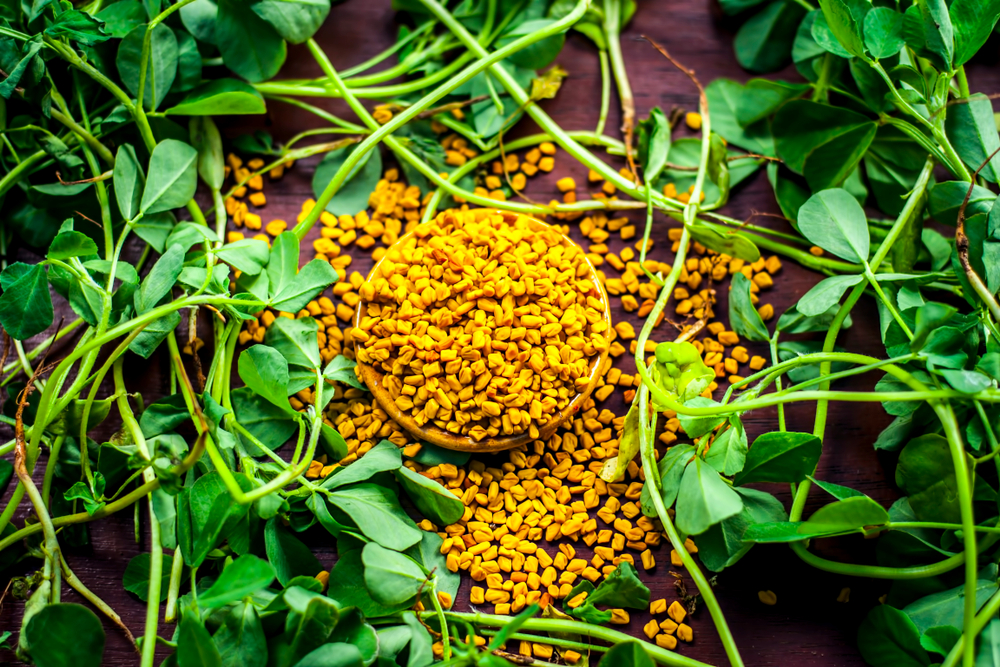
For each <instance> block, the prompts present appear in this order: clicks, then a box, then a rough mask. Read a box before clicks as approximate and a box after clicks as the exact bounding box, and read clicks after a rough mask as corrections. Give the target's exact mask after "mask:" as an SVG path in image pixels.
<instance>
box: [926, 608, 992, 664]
mask: <svg viewBox="0 0 1000 667" xmlns="http://www.w3.org/2000/svg"><path fill="white" fill-rule="evenodd" d="M980 637H981V638H982V639H981V640H980V643H979V649H978V650H977V651H976V665H977V667H987V666H989V665H997V664H1000V619H996V618H994V619H993V620H992V621H990V624H989V625H988V626H986V628H985V629H984V630H983V632H982V634H981V635H980ZM921 645H923V642H921Z"/></svg>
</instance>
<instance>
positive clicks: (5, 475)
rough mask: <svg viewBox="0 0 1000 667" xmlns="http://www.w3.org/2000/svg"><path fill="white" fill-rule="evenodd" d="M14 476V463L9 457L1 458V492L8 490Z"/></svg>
mask: <svg viewBox="0 0 1000 667" xmlns="http://www.w3.org/2000/svg"><path fill="white" fill-rule="evenodd" d="M13 476H14V465H13V464H12V463H11V462H10V461H8V460H7V459H0V493H4V492H5V491H6V490H7V485H8V484H10V480H11V478H12V477H13Z"/></svg>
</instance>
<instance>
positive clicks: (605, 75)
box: [594, 49, 611, 134]
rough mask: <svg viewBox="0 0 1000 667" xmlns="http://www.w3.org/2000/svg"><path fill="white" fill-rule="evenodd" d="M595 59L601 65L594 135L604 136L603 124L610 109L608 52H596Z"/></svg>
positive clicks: (605, 50) (604, 50) (602, 50)
mask: <svg viewBox="0 0 1000 667" xmlns="http://www.w3.org/2000/svg"><path fill="white" fill-rule="evenodd" d="M597 58H598V60H599V61H600V63H601V112H600V114H599V115H598V116H597V127H596V128H594V133H595V134H604V124H605V122H607V120H608V111H609V110H610V109H611V70H610V68H609V67H608V51H607V49H601V50H600V51H598V52H597Z"/></svg>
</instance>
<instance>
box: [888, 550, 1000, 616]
mask: <svg viewBox="0 0 1000 667" xmlns="http://www.w3.org/2000/svg"><path fill="white" fill-rule="evenodd" d="M997 589H998V586H997V566H996V564H995V563H990V564H989V565H987V566H986V567H984V568H983V569H982V570H980V571H979V572H978V573H977V575H976V609H977V610H979V608H980V607H982V606H983V605H984V604H986V601H987V600H989V599H990V597H992V596H993V594H994V593H996V592H997ZM964 605H965V585H964V584H962V585H959V586H956V587H955V588H951V589H949V590H946V591H941V592H938V593H932V594H930V595H927V596H925V597H922V598H920V599H919V600H916V601H915V602H912V603H910V604H908V605H906V606H905V607H903V612H904V613H905V614H906V615H907V616H908V617H909V618H910V620H911V621H913V624H914V625H915V626H917V630H918V631H920V632H928V631H929V630H931V629H932V628H934V627H942V626H950V627H952V628H954V629H956V630H958V629H961V628H962V615H963V608H964Z"/></svg>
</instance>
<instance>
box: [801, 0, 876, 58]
mask: <svg viewBox="0 0 1000 667" xmlns="http://www.w3.org/2000/svg"><path fill="white" fill-rule="evenodd" d="M858 4H859V3H858V2H848V1H845V0H820V2H819V6H820V9H822V10H823V16H824V17H825V18H826V23H827V25H828V26H829V27H830V30H831V31H832V32H833V34H834V36H836V38H837V41H839V42H840V44H841V46H843V47H844V49H845V50H847V52H848V53H850V54H851V55H854V56H858V57H864V55H865V41H864V38H862V36H861V30H862V26H863V23H862V21H863V20H864V19H866V18H867V17H866V16H864V15H861V16H858V15H857V14H856V13H855V11H853V10H855V8H856V6H857V5H858ZM864 4H867V3H864ZM860 13H861V12H858V14H860ZM859 18H860V19H861V20H859ZM813 34H815V33H813Z"/></svg>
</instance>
